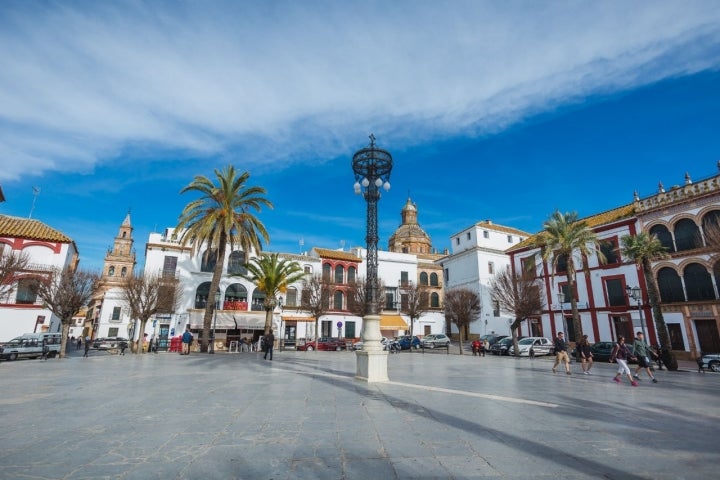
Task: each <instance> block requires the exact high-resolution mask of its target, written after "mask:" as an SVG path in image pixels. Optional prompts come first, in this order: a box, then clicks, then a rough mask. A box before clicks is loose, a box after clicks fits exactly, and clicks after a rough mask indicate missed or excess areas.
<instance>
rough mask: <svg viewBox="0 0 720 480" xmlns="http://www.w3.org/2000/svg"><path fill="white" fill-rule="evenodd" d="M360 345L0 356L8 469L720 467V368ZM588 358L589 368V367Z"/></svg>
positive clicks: (8, 472)
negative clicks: (381, 379) (371, 350)
mask: <svg viewBox="0 0 720 480" xmlns="http://www.w3.org/2000/svg"><path fill="white" fill-rule="evenodd" d="M388 363H389V375H390V378H391V381H390V382H388V383H382V384H366V383H363V382H360V381H358V380H355V379H354V373H355V355H354V354H353V353H349V352H294V351H292V352H287V351H286V352H276V354H275V359H274V361H272V362H270V361H263V360H262V354H254V353H248V354H227V353H219V354H216V355H214V356H213V355H207V354H192V355H189V356H180V355H177V354H162V353H161V354H155V355H153V354H147V355H143V356H138V355H125V356H119V355H109V354H104V353H99V352H92V353H91V356H90V357H89V358H81V357H80V356H78V355H77V354H75V353H73V355H71V357H70V358H67V359H65V360H48V361H46V362H43V361H41V360H23V361H16V362H2V363H0V375H1V376H2V377H1V378H2V385H3V393H2V396H1V397H0V447H1V448H0V477H1V478H2V479H99V478H112V479H150V478H156V479H235V478H237V479H273V480H279V479H302V478H307V479H394V478H408V479H409V478H413V479H425V478H443V479H444V478H449V479H460V478H498V479H500V478H502V479H514V478H517V479H521V478H522V479H527V478H567V479H576V478H607V479H641V478H642V479H690V478H692V479H708V478H718V472H719V471H720V454H719V453H718V448H717V445H718V432H719V431H720V374H715V373H706V374H698V373H696V372H695V371H694V370H686V371H682V372H672V373H670V372H667V371H662V372H658V373H657V377H658V379H659V383H657V384H651V383H650V382H649V381H648V380H647V379H644V380H643V381H642V382H641V384H640V386H639V387H637V388H633V387H630V386H629V385H628V383H627V380H625V381H624V383H623V384H622V385H615V384H614V383H613V382H611V377H612V375H613V372H614V366H613V365H610V364H601V365H596V368H595V369H594V375H580V374H574V375H571V376H568V375H565V374H561V373H558V374H555V375H553V374H552V373H551V371H550V367H551V363H550V360H549V359H547V358H537V359H535V360H529V359H520V360H516V359H513V358H499V357H492V356H487V357H484V358H477V357H473V356H471V355H464V356H460V355H456V354H451V355H445V354H444V353H437V352H435V353H427V354H421V353H412V354H411V353H407V352H403V353H402V354H396V355H390V356H389V358H388ZM573 368H574V369H575V371H576V372H577V370H578V369H579V366H578V365H576V364H573Z"/></svg>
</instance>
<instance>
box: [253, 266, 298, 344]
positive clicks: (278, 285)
mask: <svg viewBox="0 0 720 480" xmlns="http://www.w3.org/2000/svg"><path fill="white" fill-rule="evenodd" d="M245 267H246V268H247V271H248V273H244V274H241V277H243V278H245V279H247V280H249V281H251V282H252V283H254V284H255V286H256V287H257V288H258V289H259V290H260V291H261V292H263V293H264V294H265V300H263V308H264V309H265V334H266V335H267V334H268V333H270V327H271V326H272V312H273V310H275V306H277V295H278V294H280V293H284V292H286V291H287V287H288V285H290V284H291V283H294V282H297V281H299V280H302V278H303V277H304V276H305V272H304V270H303V269H302V267H301V266H300V264H299V263H297V262H295V261H290V260H286V259H281V258H279V257H278V254H277V253H273V254H270V255H268V254H264V255H261V256H259V257H253V258H251V259H250V263H248V264H247V265H245Z"/></svg>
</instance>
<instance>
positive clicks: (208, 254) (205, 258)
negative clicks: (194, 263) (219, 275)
mask: <svg viewBox="0 0 720 480" xmlns="http://www.w3.org/2000/svg"><path fill="white" fill-rule="evenodd" d="M217 254H218V252H217V249H210V248H208V249H207V250H205V251H204V252H203V254H202V262H201V263H200V271H201V272H214V271H215V265H216V264H217Z"/></svg>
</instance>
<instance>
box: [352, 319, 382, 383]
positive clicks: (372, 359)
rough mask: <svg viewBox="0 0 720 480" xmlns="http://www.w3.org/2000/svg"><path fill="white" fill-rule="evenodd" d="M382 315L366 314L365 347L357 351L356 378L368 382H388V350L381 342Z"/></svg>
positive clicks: (364, 326) (364, 320) (363, 338)
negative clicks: (384, 348)
mask: <svg viewBox="0 0 720 480" xmlns="http://www.w3.org/2000/svg"><path fill="white" fill-rule="evenodd" d="M381 338H382V337H381V336H380V316H379V315H365V316H364V317H363V336H362V340H363V349H362V350H361V351H359V352H355V355H356V360H357V361H356V370H355V378H356V379H358V380H362V381H365V382H368V383H373V382H387V381H388V380H389V379H388V372H387V358H388V352H387V351H385V350H383V347H382V344H381V343H380V339H381Z"/></svg>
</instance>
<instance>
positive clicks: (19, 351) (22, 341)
mask: <svg viewBox="0 0 720 480" xmlns="http://www.w3.org/2000/svg"><path fill="white" fill-rule="evenodd" d="M61 339H62V334H60V333H49V332H42V333H26V334H24V335H20V336H19V337H15V338H13V339H12V340H10V341H9V342H7V343H5V344H3V345H2V346H1V347H0V358H4V359H7V360H17V359H18V358H21V357H28V358H39V357H41V356H42V354H43V340H44V341H45V348H47V354H48V357H54V356H56V355H59V354H60V341H61Z"/></svg>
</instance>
